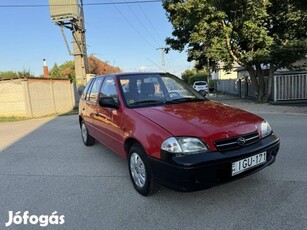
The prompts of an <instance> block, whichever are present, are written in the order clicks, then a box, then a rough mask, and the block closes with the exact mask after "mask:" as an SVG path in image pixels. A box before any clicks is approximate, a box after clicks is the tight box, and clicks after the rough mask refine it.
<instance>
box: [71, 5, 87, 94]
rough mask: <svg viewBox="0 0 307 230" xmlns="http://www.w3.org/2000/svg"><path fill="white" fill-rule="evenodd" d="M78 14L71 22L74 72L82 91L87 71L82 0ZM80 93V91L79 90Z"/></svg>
mask: <svg viewBox="0 0 307 230" xmlns="http://www.w3.org/2000/svg"><path fill="white" fill-rule="evenodd" d="M80 2H81V4H80V16H79V17H78V18H77V21H76V23H75V24H72V36H73V39H74V40H73V49H74V54H73V55H74V62H75V72H76V82H77V86H78V91H82V90H83V88H84V86H85V85H86V74H88V73H89V71H88V62H87V51H86V41H85V26H84V12H83V0H80ZM80 94H81V92H80Z"/></svg>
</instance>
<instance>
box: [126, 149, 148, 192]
mask: <svg viewBox="0 0 307 230" xmlns="http://www.w3.org/2000/svg"><path fill="white" fill-rule="evenodd" d="M130 171H131V175H132V178H133V180H134V183H135V184H136V185H137V186H138V187H139V188H142V187H143V186H144V185H145V182H146V172H145V165H144V162H143V161H142V159H141V158H140V156H139V155H138V154H137V153H132V154H131V157H130Z"/></svg>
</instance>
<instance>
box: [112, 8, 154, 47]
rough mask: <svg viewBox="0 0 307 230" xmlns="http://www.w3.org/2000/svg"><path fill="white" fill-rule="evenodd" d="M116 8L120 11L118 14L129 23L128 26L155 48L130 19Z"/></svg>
mask: <svg viewBox="0 0 307 230" xmlns="http://www.w3.org/2000/svg"><path fill="white" fill-rule="evenodd" d="M114 8H115V9H116V10H117V11H118V13H119V14H120V15H121V16H122V17H123V18H124V19H125V21H126V22H127V23H128V25H129V26H130V27H131V28H132V29H133V30H134V31H135V32H136V33H137V34H138V35H139V36H140V37H141V38H142V39H143V41H145V42H146V43H147V44H148V45H149V46H151V47H154V46H153V45H152V44H151V43H150V42H149V41H148V40H147V39H146V38H145V37H144V36H143V35H142V34H141V33H140V32H139V31H138V30H137V29H136V28H135V26H134V25H133V23H131V22H130V21H129V19H128V18H127V17H126V16H125V15H124V14H123V13H122V11H121V10H120V9H119V8H118V7H117V6H116V5H114Z"/></svg>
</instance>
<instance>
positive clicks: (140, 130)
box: [79, 73, 280, 196]
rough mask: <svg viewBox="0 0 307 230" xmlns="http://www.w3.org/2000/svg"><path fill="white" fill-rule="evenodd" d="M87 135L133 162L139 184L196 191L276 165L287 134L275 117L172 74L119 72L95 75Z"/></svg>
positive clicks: (84, 112)
mask: <svg viewBox="0 0 307 230" xmlns="http://www.w3.org/2000/svg"><path fill="white" fill-rule="evenodd" d="M79 122H80V128H81V134H82V135H81V136H82V140H83V142H84V144H85V145H86V146H90V145H93V144H94V143H95V140H97V141H99V142H101V143H102V144H104V145H105V146H107V147H108V148H110V149H111V150H112V151H114V152H115V153H117V154H119V155H120V156H122V157H124V158H126V159H128V166H129V173H130V176H131V180H132V183H133V185H134V187H135V189H136V190H137V191H138V192H139V193H140V194H142V195H145V196H146V195H149V194H151V193H153V192H154V191H156V184H157V183H158V184H162V185H165V186H168V187H171V188H174V189H177V190H182V191H190V190H198V189H203V188H209V187H212V186H214V185H217V184H220V183H224V182H227V181H230V180H234V179H238V178H241V177H243V176H246V175H249V174H251V173H254V172H256V171H258V170H260V169H263V168H264V167H266V166H268V165H271V164H272V163H273V162H274V161H275V158H276V155H277V152H278V150H279V145H280V144H279V138H278V137H277V136H276V135H275V134H274V133H273V131H272V129H271V127H270V125H269V124H268V122H266V121H265V120H263V119H262V118H261V117H259V116H257V115H254V114H251V113H249V112H246V111H243V110H240V109H237V108H233V107H230V106H227V105H224V104H220V103H217V102H214V101H211V100H208V99H206V98H205V97H204V96H203V95H201V94H199V93H198V92H197V91H195V90H194V89H193V88H192V87H191V86H189V85H187V84H186V83H184V82H183V81H182V80H180V79H178V78H177V77H175V76H173V75H171V74H169V73H116V74H112V75H106V76H97V77H95V78H93V79H91V80H90V81H89V82H88V84H87V86H86V87H85V89H84V92H83V94H82V96H81V99H80V103H79Z"/></svg>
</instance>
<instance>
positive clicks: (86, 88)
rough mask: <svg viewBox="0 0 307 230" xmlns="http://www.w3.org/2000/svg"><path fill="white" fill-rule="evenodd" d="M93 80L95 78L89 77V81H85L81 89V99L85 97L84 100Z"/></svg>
mask: <svg viewBox="0 0 307 230" xmlns="http://www.w3.org/2000/svg"><path fill="white" fill-rule="evenodd" d="M94 80H95V79H94V78H92V79H90V81H89V82H88V83H87V85H86V86H85V88H84V90H83V93H82V95H81V98H82V99H85V100H86V98H87V95H88V93H89V89H90V88H91V86H92V83H93V81H94Z"/></svg>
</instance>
